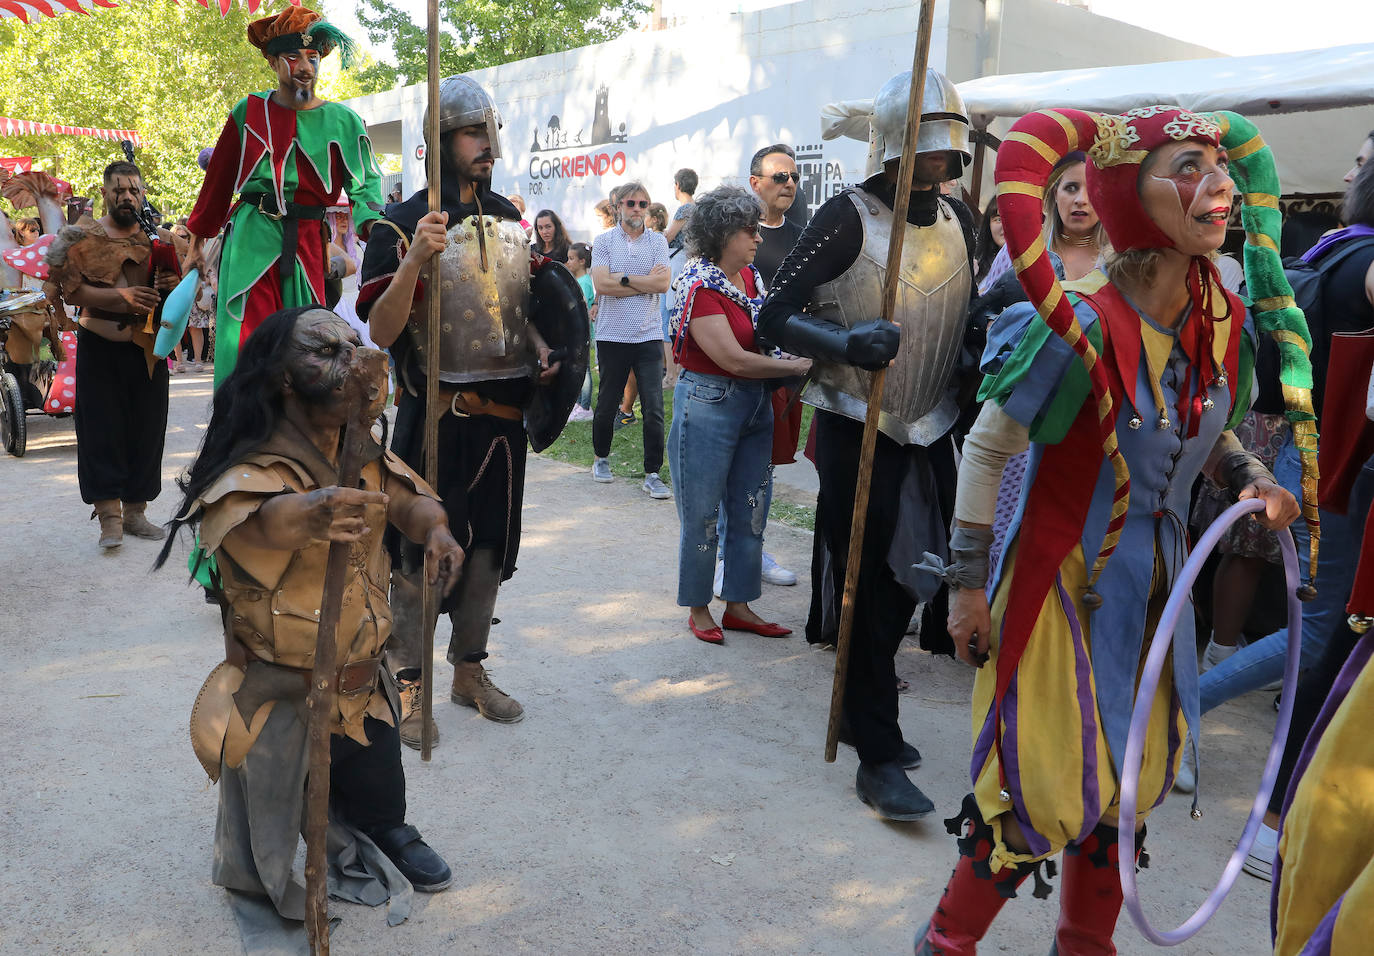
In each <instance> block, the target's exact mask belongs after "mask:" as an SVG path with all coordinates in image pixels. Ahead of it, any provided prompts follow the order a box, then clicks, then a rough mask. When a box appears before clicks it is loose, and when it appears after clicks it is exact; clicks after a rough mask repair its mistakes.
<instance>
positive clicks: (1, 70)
mask: <svg viewBox="0 0 1374 956" xmlns="http://www.w3.org/2000/svg"><path fill="white" fill-rule="evenodd" d="M285 5H286V4H285V2H284V0H274V2H271V3H269V4H267V5H265V6H264V7H263V8H262V9H260V10H259V11H258V13H257V14H249V13H248V12H247V11H246V10H245V9H244V8H243V7H242V6H241V5H238V4H236V5H235V6H234V7H233V8H232V9H231V10H230V11H229V15H228V16H227V17H224V18H221V17H220V15H219V11H218V10H207V9H206V8H204V7H202V6H200V5H199V4H197V3H193V2H190V0H183V2H182V3H180V4H177V3H174V2H172V0H140V2H139V3H136V4H134V3H130V4H126V5H121V6H118V7H114V8H93V12H92V14H91V15H90V16H79V15H66V16H61V17H57V18H55V19H48V18H42V19H41V20H39V21H37V22H33V23H27V24H26V23H21V22H20V21H19V20H17V19H14V18H6V19H0V75H3V76H7V77H10V78H11V79H12V81H11V82H8V83H4V84H0V116H5V117H11V118H14V119H27V120H36V121H39V122H45V123H60V124H63V125H68V126H91V127H97V128H100V129H133V130H137V131H138V133H139V136H140V137H141V139H142V144H141V145H140V146H139V147H137V149H136V154H137V156H136V158H137V160H138V163H139V166H140V167H141V168H142V170H143V174H144V179H145V180H146V182H147V185H148V191H149V195H150V198H151V199H152V201H153V203H154V205H156V206H158V207H159V208H161V209H163V210H171V211H174V212H176V213H178V214H180V215H185V214H186V213H189V212H190V211H191V206H192V204H193V203H194V202H195V198H196V194H197V193H198V192H199V191H200V184H201V181H202V180H203V178H204V174H203V173H202V172H201V170H200V167H199V166H197V165H196V155H197V154H198V153H199V152H200V151H201V150H202V149H203V148H205V147H206V146H213V145H214V144H215V141H216V140H217V139H218V138H219V133H220V130H221V129H222V128H223V126H224V121H225V119H226V118H227V117H228V115H229V110H230V109H231V108H232V107H233V105H234V104H235V103H236V102H238V100H239V99H241V98H242V97H243V96H245V95H247V94H248V93H253V92H257V91H261V90H266V89H271V88H272V87H273V86H274V85H275V84H276V80H275V77H274V76H273V74H272V71H271V70H270V69H269V68H268V66H267V61H266V60H265V59H264V58H263V56H262V54H261V53H260V52H258V50H257V49H255V48H254V47H253V46H251V45H250V44H249V43H248V37H247V26H248V23H249V21H251V20H252V19H255V18H256V17H258V16H264V15H267V14H270V13H273V12H275V11H276V10H278V9H281V8H283V7H284V6H285ZM338 61H339V57H338V55H337V54H336V55H334V56H330V57H326V58H325V60H324V68H323V70H322V71H321V77H320V90H321V93H322V94H323V95H327V96H330V98H335V97H339V96H340V95H341V94H342V95H349V96H351V95H357V94H359V93H364V92H372V91H373V90H374V89H376V87H375V86H369V85H368V82H367V80H366V76H367V74H366V73H365V72H364V73H359V74H357V76H356V77H355V76H353V74H352V71H349V74H347V75H341V74H342V73H343V71H341V69H340V65H339V62H338ZM0 156H33V157H34V158H35V163H34V165H35V168H38V169H50V170H52V171H54V172H55V173H56V174H57V175H59V176H60V177H61V178H63V179H65V180H67V181H69V182H70V183H72V185H73V186H74V187H75V188H76V190H77V192H78V193H79V194H81V195H92V194H91V192H90V189H91V187H92V186H93V185H94V184H97V183H99V181H100V175H101V172H102V171H103V170H104V168H105V166H106V165H108V164H109V163H111V162H113V161H114V160H116V159H122V158H123V154H122V153H121V152H120V149H119V144H118V143H115V142H111V141H109V140H102V139H96V138H94V137H88V136H0Z"/></svg>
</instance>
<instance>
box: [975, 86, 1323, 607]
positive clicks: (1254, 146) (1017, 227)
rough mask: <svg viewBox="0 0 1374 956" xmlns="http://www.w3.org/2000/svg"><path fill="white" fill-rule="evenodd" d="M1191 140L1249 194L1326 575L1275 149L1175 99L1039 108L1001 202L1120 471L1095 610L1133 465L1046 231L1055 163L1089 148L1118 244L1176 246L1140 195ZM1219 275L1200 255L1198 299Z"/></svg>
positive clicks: (1250, 275) (1308, 511) (1307, 512)
mask: <svg viewBox="0 0 1374 956" xmlns="http://www.w3.org/2000/svg"><path fill="white" fill-rule="evenodd" d="M1185 140H1186V141H1194V142H1202V143H1208V144H1210V145H1212V146H1216V147H1220V148H1222V149H1225V150H1226V151H1227V152H1228V154H1229V157H1230V163H1231V165H1230V173H1231V176H1232V178H1233V179H1234V180H1235V181H1236V187H1237V190H1238V192H1240V194H1241V201H1242V205H1241V222H1242V224H1243V225H1244V227H1245V231H1246V241H1245V252H1244V258H1245V275H1246V282H1247V286H1248V291H1249V293H1250V295H1251V296H1252V297H1253V299H1254V309H1253V311H1254V317H1255V323H1256V325H1257V327H1258V328H1259V330H1260V332H1261V333H1264V334H1268V335H1270V336H1271V337H1272V338H1273V339H1274V341H1275V342H1276V343H1277V344H1278V347H1279V351H1280V356H1281V372H1280V375H1281V380H1282V383H1283V393H1284V400H1285V406H1286V414H1287V417H1288V419H1289V421H1290V422H1291V423H1292V425H1293V429H1294V435H1295V438H1296V441H1297V446H1298V448H1299V451H1300V453H1301V457H1302V473H1303V477H1302V482H1303V498H1304V501H1305V502H1306V503H1307V504H1305V505H1304V509H1303V513H1304V516H1305V518H1306V519H1307V523H1308V527H1309V529H1310V530H1311V541H1312V543H1311V559H1312V561H1311V566H1312V569H1313V575H1314V576H1315V569H1316V566H1317V549H1318V541H1319V539H1320V528H1319V525H1318V520H1317V510H1316V500H1317V495H1316V481H1317V455H1316V449H1317V442H1316V437H1317V436H1316V416H1315V415H1314V414H1313V411H1312V366H1311V362H1310V361H1309V358H1308V352H1309V350H1310V348H1311V337H1310V335H1309V334H1308V331H1307V323H1306V321H1305V319H1304V318H1303V314H1302V312H1301V310H1299V309H1298V308H1297V307H1296V305H1295V304H1294V302H1293V290H1292V288H1291V286H1289V284H1288V280H1287V279H1286V278H1285V277H1284V274H1283V268H1282V265H1281V263H1280V261H1279V254H1278V245H1279V231H1280V224H1281V218H1280V215H1279V209H1278V194H1279V183H1278V176H1277V173H1276V172H1275V169H1274V160H1273V154H1272V153H1271V152H1270V150H1269V148H1268V147H1267V146H1266V145H1265V144H1264V141H1263V139H1262V138H1261V137H1260V135H1259V132H1258V130H1256V129H1255V126H1254V124H1252V123H1251V122H1250V121H1249V120H1247V119H1245V118H1244V117H1242V116H1240V115H1239V114H1236V113H1231V112H1218V113H1211V114H1199V113H1192V112H1189V111H1187V110H1182V109H1179V108H1177V107H1173V106H1147V107H1142V108H1140V109H1135V110H1130V111H1129V112H1127V113H1125V114H1123V115H1121V116H1114V115H1109V114H1104V113H1089V112H1085V111H1082V110H1074V109H1050V110H1040V111H1038V112H1035V113H1030V114H1027V115H1026V116H1023V117H1022V118H1021V119H1020V120H1018V121H1017V122H1016V124H1015V125H1014V126H1013V127H1012V129H1011V132H1010V133H1008V134H1007V136H1006V138H1005V139H1004V141H1003V143H1002V146H1001V148H1000V149H999V150H998V153H997V168H996V174H995V178H996V182H997V204H998V211H999V212H1000V213H1001V216H1002V227H1003V230H1004V233H1005V235H1006V244H1007V251H1008V253H1009V254H1010V255H1011V259H1012V263H1013V265H1014V266H1015V268H1016V274H1017V278H1019V279H1020V281H1021V285H1022V287H1023V288H1024V289H1025V290H1026V294H1027V295H1028V296H1029V298H1030V301H1031V302H1032V303H1033V304H1034V305H1035V307H1036V310H1037V311H1038V312H1039V314H1040V316H1041V318H1042V319H1043V320H1044V321H1045V323H1046V324H1047V325H1048V326H1049V327H1050V329H1051V331H1053V332H1054V334H1055V335H1057V336H1059V337H1060V338H1061V339H1062V340H1063V341H1064V342H1065V343H1066V344H1067V345H1069V346H1070V347H1071V348H1072V349H1073V350H1074V351H1075V352H1076V353H1077V354H1078V355H1079V357H1080V359H1081V360H1082V362H1083V364H1084V366H1085V367H1086V369H1087V372H1088V376H1089V380H1090V382H1091V384H1092V397H1093V402H1094V404H1095V406H1096V409H1097V416H1098V422H1097V432H1098V436H1099V439H1100V442H1101V448H1102V452H1103V454H1104V455H1105V456H1106V458H1107V460H1108V462H1109V463H1110V464H1111V466H1112V473H1113V476H1114V478H1115V483H1116V488H1115V492H1114V495H1113V499H1112V508H1111V513H1110V515H1109V518H1108V524H1107V533H1106V537H1105V538H1104V540H1103V543H1102V547H1101V550H1100V551H1099V553H1098V555H1097V557H1096V559H1095V560H1094V561H1093V564H1092V571H1091V574H1090V576H1089V579H1088V593H1087V595H1085V598H1084V603H1085V604H1087V605H1088V606H1089V607H1093V606H1096V605H1097V604H1098V603H1100V598H1098V596H1097V595H1096V593H1095V591H1094V590H1093V586H1094V585H1095V584H1096V582H1097V579H1098V578H1099V577H1100V576H1101V574H1102V570H1103V568H1104V567H1105V566H1106V563H1107V560H1108V559H1109V558H1110V557H1111V554H1112V551H1113V550H1115V548H1116V545H1117V542H1118V541H1119V540H1120V537H1121V530H1122V527H1123V526H1124V524H1125V519H1126V508H1127V504H1128V502H1129V500H1130V473H1129V470H1128V468H1127V466H1126V461H1125V459H1124V458H1123V457H1122V455H1121V450H1120V448H1119V447H1118V445H1117V439H1116V428H1115V420H1116V411H1115V409H1114V407H1113V399H1112V395H1111V391H1110V386H1109V379H1108V375H1107V369H1106V367H1105V366H1104V364H1103V363H1102V362H1101V360H1100V356H1099V355H1098V353H1097V350H1096V349H1095V348H1094V347H1093V345H1092V343H1091V342H1089V341H1088V338H1087V336H1086V335H1084V332H1083V329H1082V327H1081V326H1080V325H1079V323H1078V319H1077V317H1076V316H1075V314H1074V311H1073V305H1072V303H1071V302H1070V301H1069V299H1068V298H1067V297H1066V295H1065V293H1064V289H1063V287H1062V286H1061V285H1060V282H1059V279H1058V277H1057V276H1056V275H1055V273H1054V268H1053V266H1052V265H1051V263H1050V258H1049V250H1048V249H1047V247H1046V245H1045V240H1044V236H1043V234H1042V231H1041V209H1042V202H1043V200H1044V196H1045V191H1046V183H1047V181H1048V179H1049V175H1050V171H1051V170H1052V168H1053V167H1054V164H1055V163H1056V162H1057V161H1058V160H1059V159H1060V158H1061V157H1063V156H1064V155H1065V154H1067V153H1071V152H1074V151H1075V150H1082V151H1084V152H1086V153H1087V156H1088V162H1087V168H1086V188H1087V191H1088V198H1089V199H1090V200H1091V201H1092V204H1093V208H1094V209H1095V210H1096V211H1097V214H1098V217H1099V218H1100V219H1101V222H1102V226H1103V229H1104V230H1105V231H1106V233H1107V238H1108V239H1109V240H1110V242H1111V244H1112V247H1113V249H1114V250H1116V251H1117V252H1125V251H1127V250H1131V249H1157V248H1171V247H1172V246H1173V242H1172V240H1170V239H1169V237H1168V236H1166V235H1165V234H1164V233H1163V232H1162V231H1161V230H1160V229H1159V227H1158V226H1157V225H1155V223H1154V221H1153V220H1152V219H1151V218H1150V216H1149V214H1148V213H1147V212H1146V210H1145V207H1144V205H1143V204H1142V203H1141V200H1140V195H1139V192H1138V189H1137V180H1138V178H1139V175H1140V169H1141V165H1142V164H1143V163H1144V161H1145V157H1146V156H1148V155H1149V153H1150V151H1151V150H1153V149H1155V148H1157V147H1159V146H1163V145H1165V144H1167V143H1171V142H1182V141H1185ZM1199 258H1200V257H1199ZM1213 273H1214V270H1213V268H1212V266H1211V264H1210V262H1200V263H1199V276H1198V278H1199V281H1198V285H1197V286H1196V287H1194V290H1193V294H1194V296H1195V297H1196V296H1198V295H1200V294H1202V292H1203V290H1204V289H1205V288H1208V287H1209V286H1210V279H1209V277H1210V276H1212V275H1213Z"/></svg>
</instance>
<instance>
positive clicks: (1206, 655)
mask: <svg viewBox="0 0 1374 956" xmlns="http://www.w3.org/2000/svg"><path fill="white" fill-rule="evenodd" d="M1241 646H1242V645H1241V644H1240V642H1239V641H1238V642H1236V643H1235V644H1232V645H1231V646H1230V647H1227V646H1226V645H1225V644H1218V643H1217V642H1216V641H1215V640H1210V641H1208V642H1207V650H1205V651H1203V652H1202V667H1201V668H1200V669H1199V673H1203V674H1205V673H1206V672H1207V671H1209V670H1211V669H1212V668H1213V667H1216V666H1217V665H1218V664H1220V663H1221V662H1222V661H1224V660H1226V658H1228V657H1230V656H1231V655H1232V654H1234V653H1235V652H1236V651H1238V650H1240V649H1241Z"/></svg>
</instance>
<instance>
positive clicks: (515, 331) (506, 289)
mask: <svg viewBox="0 0 1374 956" xmlns="http://www.w3.org/2000/svg"><path fill="white" fill-rule="evenodd" d="M448 240H449V242H448V248H446V249H445V250H444V251H443V252H442V253H441V254H440V256H439V302H440V305H439V314H440V322H441V325H440V337H439V380H440V381H441V382H447V383H449V384H454V385H457V384H462V383H465V382H482V381H491V380H493V379H516V378H529V377H531V376H533V375H534V374H535V372H536V371H537V368H538V359H537V357H536V356H535V354H534V351H533V349H532V348H531V346H530V340H529V335H528V333H527V331H526V325H527V323H528V322H529V315H530V252H529V240H528V239H527V238H526V236H525V230H524V229H522V228H521V227H520V224H519V223H517V222H510V221H508V220H502V219H495V218H493V217H491V216H483V217H481V218H480V220H479V218H478V217H477V216H469V217H468V218H466V219H464V220H462V221H461V222H459V223H458V224H457V225H455V226H454V227H453V228H451V229H450V230H449V231H448ZM421 281H423V282H425V283H428V282H429V281H430V275H429V268H428V267H426V268H425V270H424V271H423V272H422V273H421ZM407 329H408V331H409V333H410V335H411V339H412V341H413V342H414V344H415V348H416V351H417V352H418V353H419V358H420V367H421V368H423V367H424V362H425V351H426V349H427V347H428V342H427V341H426V337H425V333H424V328H423V326H422V325H421V323H420V322H419V320H418V318H417V317H416V316H415V315H414V314H412V317H411V321H410V322H409V323H408V325H407Z"/></svg>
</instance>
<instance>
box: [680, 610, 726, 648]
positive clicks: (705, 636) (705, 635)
mask: <svg viewBox="0 0 1374 956" xmlns="http://www.w3.org/2000/svg"><path fill="white" fill-rule="evenodd" d="M687 626H688V627H690V628H691V629H692V635H693V636H694V637H695V638H696V639H697V640H699V641H705V642H706V643H707V644H724V643H725V635H724V634H723V633H721V630H720V628H719V627H708V628H707V629H706V630H704V631H703V630H701V629H700V628H698V627H697V626H696V625H695V624H693V623H692V615H690V614H688V615H687Z"/></svg>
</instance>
